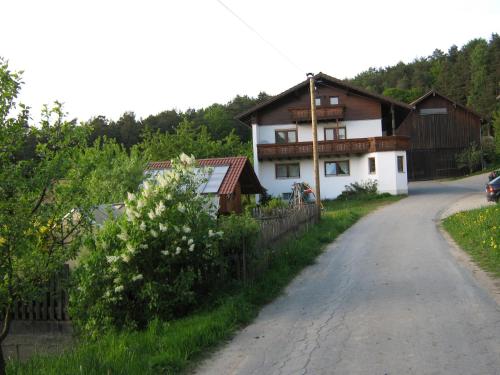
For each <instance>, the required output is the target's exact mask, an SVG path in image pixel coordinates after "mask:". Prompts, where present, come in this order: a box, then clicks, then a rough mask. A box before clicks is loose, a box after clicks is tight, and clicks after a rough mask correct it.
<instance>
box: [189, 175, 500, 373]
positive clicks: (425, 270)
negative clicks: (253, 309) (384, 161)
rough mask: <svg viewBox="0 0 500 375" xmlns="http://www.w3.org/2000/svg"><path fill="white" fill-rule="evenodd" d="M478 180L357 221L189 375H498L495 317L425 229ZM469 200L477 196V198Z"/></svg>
mask: <svg viewBox="0 0 500 375" xmlns="http://www.w3.org/2000/svg"><path fill="white" fill-rule="evenodd" d="M483 188H484V177H480V178H478V177H476V178H469V179H467V180H464V181H460V182H458V181H457V182H419V183H414V184H412V185H411V187H410V196H409V197H408V198H406V199H404V200H402V201H400V202H398V203H396V204H393V205H390V206H387V207H385V208H383V209H380V210H378V211H376V212H375V213H373V214H371V215H369V216H367V217H365V218H363V219H362V220H361V221H360V222H359V223H357V224H356V225H355V226H353V227H352V228H351V229H350V230H348V231H347V232H345V233H344V234H343V235H342V236H341V237H340V238H339V239H338V240H337V241H336V242H335V243H333V244H332V245H330V246H329V247H328V249H327V251H326V252H325V253H324V254H323V255H322V256H321V257H320V258H319V259H318V262H317V264H316V265H314V266H312V267H309V268H307V269H306V270H305V271H304V272H303V273H301V275H300V276H299V277H297V278H296V279H295V280H294V282H292V284H291V285H290V286H289V287H288V288H287V289H286V291H285V293H284V295H283V296H281V297H280V298H278V299H277V300H276V301H274V302H273V303H271V304H269V305H268V306H266V307H265V308H264V309H263V310H262V312H261V313H260V314H259V317H258V318H257V319H256V320H255V322H254V323H253V324H251V325H250V326H248V327H247V328H246V329H244V330H242V331H241V332H240V333H239V334H238V335H237V336H236V337H235V338H234V339H233V340H232V341H231V342H230V343H228V345H226V346H225V347H224V348H222V349H221V350H220V351H218V352H217V353H215V354H214V355H213V356H212V357H211V358H209V359H208V360H206V361H205V362H204V363H203V364H202V365H201V366H200V368H199V369H198V370H197V373H199V374H217V375H222V374H255V375H267V374H284V375H289V374H314V375H316V374H342V375H343V374H354V375H358V374H360V375H361V374H370V375H378V374H380V375H384V374H388V375H393V374H394V375H396V374H398V375H400V374H418V375H420V374H453V375H458V374H464V375H465V374H467V375H473V374H478V375H479V374H480V375H489V374H500V308H499V306H498V305H497V304H496V302H495V301H494V299H493V298H492V297H491V295H490V294H489V293H488V292H487V291H486V290H485V289H484V288H482V287H481V286H480V285H479V284H478V283H477V282H476V280H475V279H474V277H473V276H472V273H471V272H470V270H469V269H466V268H465V267H464V266H462V265H461V264H460V263H459V262H457V261H456V260H455V258H454V257H453V255H452V253H451V251H450V246H449V244H448V243H447V242H446V240H444V238H443V237H442V236H441V234H440V232H439V230H438V229H437V227H436V222H437V221H439V218H440V217H441V215H442V214H443V213H444V212H445V211H446V210H447V209H449V207H450V206H452V205H454V203H455V202H457V201H463V200H464V199H465V200H467V199H468V198H469V197H471V196H474V192H478V191H481V192H482V189H483ZM476 196H477V193H476Z"/></svg>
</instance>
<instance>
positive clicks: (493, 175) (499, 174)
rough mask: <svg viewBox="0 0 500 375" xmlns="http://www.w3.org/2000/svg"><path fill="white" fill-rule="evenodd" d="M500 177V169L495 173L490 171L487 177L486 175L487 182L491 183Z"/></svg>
mask: <svg viewBox="0 0 500 375" xmlns="http://www.w3.org/2000/svg"><path fill="white" fill-rule="evenodd" d="M499 176H500V169H497V170H496V171H492V172H491V173H490V174H489V175H488V181H492V180H494V179H495V178H497V177H499Z"/></svg>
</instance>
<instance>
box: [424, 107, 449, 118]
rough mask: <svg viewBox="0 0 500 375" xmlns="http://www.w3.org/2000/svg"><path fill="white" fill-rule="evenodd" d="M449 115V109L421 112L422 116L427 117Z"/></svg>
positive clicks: (431, 109)
mask: <svg viewBox="0 0 500 375" xmlns="http://www.w3.org/2000/svg"><path fill="white" fill-rule="evenodd" d="M447 113H448V109H447V108H446V107H444V108H422V109H421V110H420V114H421V115H422V116H425V115H446V114H447Z"/></svg>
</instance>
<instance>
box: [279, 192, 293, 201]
mask: <svg viewBox="0 0 500 375" xmlns="http://www.w3.org/2000/svg"><path fill="white" fill-rule="evenodd" d="M291 197H292V193H281V199H283V200H284V201H289V200H290V198H291Z"/></svg>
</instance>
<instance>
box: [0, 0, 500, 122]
mask: <svg viewBox="0 0 500 375" xmlns="http://www.w3.org/2000/svg"><path fill="white" fill-rule="evenodd" d="M223 1H224V3H225V4H227V5H228V6H229V7H230V8H232V9H233V10H234V11H235V12H236V13H237V14H239V15H240V16H241V17H242V18H243V19H244V20H245V21H246V22H248V23H249V24H250V25H252V26H253V27H254V28H255V29H256V30H258V31H259V33H260V34H262V35H263V36H264V37H265V38H266V39H267V40H269V41H270V42H272V43H273V44H274V45H276V46H277V47H278V48H279V49H280V50H281V51H283V52H284V53H285V54H286V55H288V56H289V57H290V58H291V59H292V60H293V61H294V63H295V64H296V65H298V66H300V67H301V68H302V69H303V71H298V70H297V69H296V68H295V67H293V66H292V65H291V64H290V63H289V62H287V61H286V60H285V59H284V58H283V57H282V56H280V55H279V54H278V53H277V52H276V51H274V50H273V49H272V48H271V47H269V46H268V45H267V44H266V43H264V42H263V41H262V40H261V39H259V38H258V37H257V36H256V35H255V34H254V33H252V32H251V31H250V30H248V29H247V28H246V27H245V26H244V25H243V24H242V23H240V22H239V21H238V20H237V19H236V18H235V17H234V16H233V15H231V14H230V13H229V12H228V11H227V10H226V9H224V8H223V7H222V6H221V5H220V4H219V3H218V2H217V1H216V0H182V1H180V0H178V1H174V0H163V1H160V0H157V1H153V0H142V1H124V0H120V1H111V0H100V1H95V0H85V1H83V0H78V1H77V0H60V1H57V0H43V1H40V0H31V1H29V0H0V56H3V57H4V58H7V59H8V60H9V61H10V66H11V68H12V69H14V70H24V72H25V73H24V81H25V85H24V87H23V90H22V95H21V100H22V101H23V102H24V103H25V104H27V105H30V106H31V107H32V108H33V112H36V113H38V112H39V109H40V108H41V105H42V104H44V103H49V102H51V101H53V100H60V101H62V102H64V103H65V108H66V111H67V112H69V114H70V116H71V117H78V118H79V119H80V120H87V119H88V118H89V117H91V116H94V115H98V114H102V115H105V116H107V117H110V118H112V119H117V118H118V117H119V116H120V115H121V114H122V113H123V112H124V111H134V112H135V113H136V114H137V115H138V117H146V116H148V115H149V114H155V113H158V112H161V111H162V110H166V109H171V108H177V109H181V110H185V109H187V108H190V107H191V108H200V107H206V106H209V105H210V104H212V103H214V102H218V103H226V102H228V101H229V100H231V99H232V98H233V97H234V96H235V95H236V94H247V95H251V96H255V95H257V94H258V92H259V91H266V92H267V93H269V94H277V93H279V92H281V91H283V90H285V89H287V88H289V87H290V86H292V85H295V84H296V83H298V82H300V81H302V80H304V79H305V73H306V72H309V71H310V72H314V73H317V72H319V71H323V72H324V73H327V74H330V75H333V76H335V77H337V78H346V77H353V76H355V75H356V74H357V73H359V72H361V71H363V70H366V69H367V68H369V67H371V66H376V67H379V66H387V65H392V64H395V63H397V62H398V61H400V60H402V61H404V62H409V61H411V60H413V59H414V58H415V57H419V56H427V55H430V54H431V53H432V51H433V50H434V49H435V48H440V49H442V50H444V51H446V50H447V49H448V48H449V47H450V46H451V45H452V44H456V45H458V46H459V47H461V46H462V45H463V44H464V43H466V42H467V41H469V40H470V39H473V38H477V37H483V38H486V39H489V37H490V35H491V33H492V32H497V33H498V32H500V1H498V0H476V1H473V2H472V1H470V0H468V1H464V0H455V1H439V0H418V1H404V0H399V1H398V0H378V1H373V0H366V1H361V0H345V1H338V0H337V1H336V0H307V1H305V0H302V1H299V0H288V1H284V0H280V1H278V0H251V1H248V0H246V1H245V0H223ZM35 117H37V116H35Z"/></svg>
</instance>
